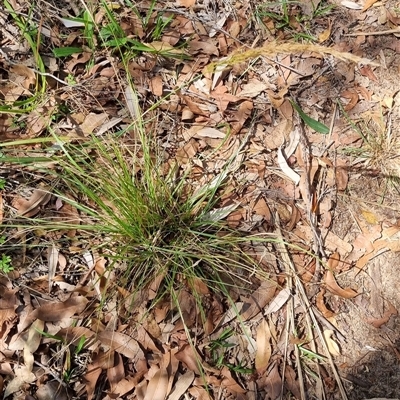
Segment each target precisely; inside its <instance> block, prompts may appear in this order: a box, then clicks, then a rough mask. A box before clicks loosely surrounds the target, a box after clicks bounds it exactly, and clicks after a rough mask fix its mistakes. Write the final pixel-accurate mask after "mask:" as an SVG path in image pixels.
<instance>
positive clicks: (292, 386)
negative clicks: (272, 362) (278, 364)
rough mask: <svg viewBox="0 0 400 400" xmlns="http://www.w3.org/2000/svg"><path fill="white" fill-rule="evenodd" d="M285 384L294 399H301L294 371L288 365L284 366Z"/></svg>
mask: <svg viewBox="0 0 400 400" xmlns="http://www.w3.org/2000/svg"><path fill="white" fill-rule="evenodd" d="M285 386H286V387H287V388H288V389H289V390H290V392H291V393H292V395H293V397H294V398H295V399H301V391H300V384H299V380H298V379H296V372H295V371H294V369H293V368H292V367H291V366H290V365H286V367H285Z"/></svg>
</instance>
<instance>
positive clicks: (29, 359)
mask: <svg viewBox="0 0 400 400" xmlns="http://www.w3.org/2000/svg"><path fill="white" fill-rule="evenodd" d="M43 328H44V322H43V321H41V320H36V321H35V322H34V323H33V324H32V325H31V326H30V328H29V330H28V332H27V333H26V334H24V335H23V340H24V363H25V366H26V368H27V369H28V370H29V371H32V369H33V362H34V358H33V354H34V353H35V351H36V350H37V349H38V347H39V345H40V342H41V339H42V334H41V332H42V331H43Z"/></svg>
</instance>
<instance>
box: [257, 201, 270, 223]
mask: <svg viewBox="0 0 400 400" xmlns="http://www.w3.org/2000/svg"><path fill="white" fill-rule="evenodd" d="M253 212H254V213H255V214H257V215H262V216H263V217H264V218H265V220H266V221H272V214H271V211H270V209H269V207H268V204H267V202H266V201H265V200H264V198H263V197H260V198H259V199H258V200H257V201H256V203H255V204H254V207H253Z"/></svg>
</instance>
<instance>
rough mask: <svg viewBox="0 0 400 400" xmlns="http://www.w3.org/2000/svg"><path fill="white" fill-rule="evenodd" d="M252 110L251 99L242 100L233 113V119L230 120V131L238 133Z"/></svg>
mask: <svg viewBox="0 0 400 400" xmlns="http://www.w3.org/2000/svg"><path fill="white" fill-rule="evenodd" d="M252 110H253V102H252V101H248V100H246V101H244V102H243V103H241V104H240V106H239V109H238V111H237V112H236V114H235V121H237V122H232V133H233V134H236V133H239V132H240V130H241V129H242V127H243V125H244V123H245V122H246V121H247V118H249V117H250V115H251V112H252Z"/></svg>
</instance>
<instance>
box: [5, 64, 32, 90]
mask: <svg viewBox="0 0 400 400" xmlns="http://www.w3.org/2000/svg"><path fill="white" fill-rule="evenodd" d="M10 70H11V72H13V73H15V74H18V75H20V76H23V77H24V78H26V79H25V82H23V83H22V86H23V87H24V88H26V89H29V87H30V85H34V84H35V83H36V75H35V72H34V71H33V70H32V69H31V68H29V67H27V66H26V65H23V64H15V65H12V66H11V67H10Z"/></svg>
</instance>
